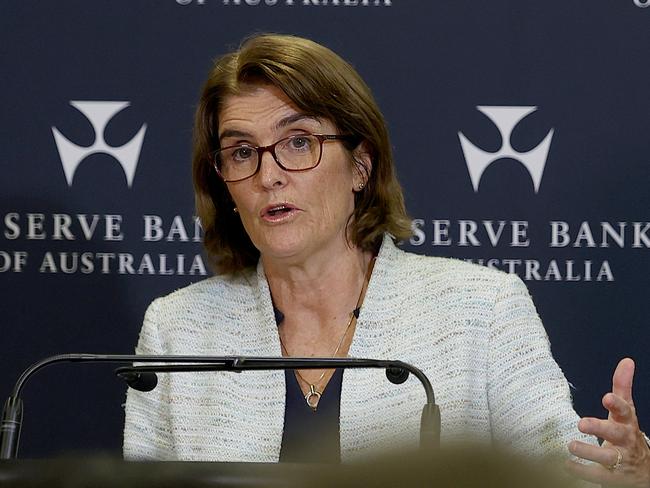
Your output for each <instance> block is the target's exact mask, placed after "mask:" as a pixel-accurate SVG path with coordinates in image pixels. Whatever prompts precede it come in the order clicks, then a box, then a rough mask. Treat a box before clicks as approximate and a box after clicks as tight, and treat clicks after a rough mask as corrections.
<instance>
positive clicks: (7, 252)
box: [0, 0, 650, 457]
mask: <svg viewBox="0 0 650 488" xmlns="http://www.w3.org/2000/svg"><path fill="white" fill-rule="evenodd" d="M649 5H650V2H647V1H645V0H619V1H617V2H611V1H608V0H593V1H590V2H567V1H566V0H550V1H545V2H521V1H516V0H492V1H490V2H475V1H470V0H454V1H448V0H390V1H389V0H338V1H337V0H329V1H328V0H293V1H292V0H266V1H264V0H241V1H239V0H203V1H199V0H155V1H154V0H140V1H137V2H134V1H132V0H111V1H94V2H88V1H82V0H62V1H58V2H38V1H34V0H23V1H21V2H5V3H4V4H3V5H2V7H0V66H1V71H2V80H3V82H2V89H1V90H0V97H1V99H0V101H1V106H2V108H3V109H2V111H0V128H1V132H2V137H0V174H1V175H2V177H1V178H0V289H1V294H0V307H1V310H2V314H1V322H0V323H1V325H0V327H1V331H0V332H1V334H0V338H1V341H2V354H1V355H0V364H1V370H2V374H1V375H0V393H4V394H6V395H8V394H9V392H10V389H11V386H12V385H13V383H14V381H15V379H16V378H17V376H18V374H19V373H20V371H21V370H22V369H24V368H25V367H26V366H27V365H28V364H30V363H32V362H34V361H36V360H38V359H40V358H42V357H44V356H47V355H51V354H55V353H61V352H73V351H76V352H81V351H83V352H106V353H109V352H114V353H117V352H122V353H128V352H131V351H132V350H133V347H134V345H135V343H136V340H137V335H138V331H139V328H140V324H141V320H142V316H143V313H144V310H145V308H146V306H147V304H148V303H149V302H150V301H151V300H152V299H153V298H154V297H156V296H159V295H161V294H165V293H168V292H170V291H172V290H174V289H176V288H179V287H182V286H185V285H187V284H189V283H191V282H194V281H197V280H200V279H202V278H203V277H204V276H205V275H206V273H209V270H207V269H206V267H205V266H204V264H203V261H202V258H201V248H200V243H199V242H198V241H199V239H200V232H198V231H197V227H196V225H195V222H194V219H193V197H192V189H191V179H190V150H191V148H190V137H191V125H192V116H193V110H194V106H195V103H196V100H197V98H198V94H199V91H200V87H201V84H202V82H203V79H204V77H205V76H206V74H207V71H208V69H209V67H210V65H211V61H212V59H214V58H215V57H216V56H217V55H219V54H221V53H224V52H225V51H227V50H229V49H232V48H234V47H236V46H237V45H238V44H239V42H240V40H241V39H242V38H243V37H245V36H247V35H249V34H251V33H255V32H264V31H274V32H283V33H293V34H297V35H302V36H307V37H310V38H312V39H314V40H316V41H318V42H321V43H323V44H325V45H327V46H329V47H330V48H332V49H333V50H334V51H336V52H338V53H339V54H341V55H342V56H343V57H345V58H346V59H348V60H349V61H351V62H352V63H353V64H354V66H355V67H356V68H357V69H358V70H359V71H360V73H361V74H362V76H363V77H364V78H365V79H366V81H367V82H368V84H369V85H370V86H371V88H372V89H373V91H374V93H375V95H376V98H377V100H378V102H379V105H380V107H381V108H382V110H383V111H384V113H385V115H386V118H387V120H388V123H389V127H390V131H391V135H392V143H393V146H394V150H395V154H396V160H397V165H398V174H399V177H400V180H401V181H402V183H403V186H404V190H405V194H406V198H407V204H408V210H409V212H410V214H411V215H412V217H413V219H414V231H415V233H414V237H413V239H411V241H410V242H405V243H404V244H403V246H404V247H405V248H406V249H409V250H412V251H414V252H418V253H425V254H432V255H434V254H435V255H443V256H455V257H459V258H463V259H471V260H473V261H476V262H481V263H482V264H485V265H489V266H493V267H498V268H500V269H504V270H506V271H510V272H516V273H518V274H519V275H520V276H521V277H522V278H523V279H524V280H525V281H526V283H527V284H528V286H529V288H530V290H531V293H532V294H533V297H534V299H535V302H536V304H537V306H538V309H539V312H540V315H541V316H542V319H543V320H544V323H545V325H546V328H547V330H548V333H549V336H550V338H551V343H552V346H553V352H554V355H555V357H556V359H557V361H558V362H559V364H560V365H561V367H562V368H563V370H564V371H565V374H566V375H567V377H568V379H569V380H570V382H571V383H572V384H573V385H574V387H575V389H574V398H575V406H576V409H577V411H578V412H579V413H580V414H582V415H602V414H603V413H604V409H603V408H602V406H601V404H600V398H601V396H602V394H603V393H605V392H606V391H608V389H609V388H610V385H611V374H612V371H613V369H614V367H615V365H616V363H617V361H618V359H619V358H621V357H623V356H624V355H630V356H632V357H633V358H635V359H636V360H637V363H638V371H637V375H636V378H635V381H636V385H635V398H636V402H637V409H638V411H639V415H640V418H641V422H642V427H643V426H645V428H650V427H649V425H650V424H649V423H650V412H649V406H650V392H649V391H648V387H649V386H650V361H649V360H648V359H647V354H646V352H647V351H648V346H649V342H650V341H649V338H650V332H648V330H647V325H648V324H647V323H648V319H647V317H648V315H649V313H648V312H649V311H650V310H649V308H650V306H649V303H650V301H649V300H648V291H649V286H648V275H649V273H650V260H649V257H650V255H649V248H650V223H649V221H650V215H649V210H648V209H649V207H650V205H649V204H650V193H649V192H648V190H647V187H648V183H649V182H650V138H649V137H648V128H649V127H650V96H648V94H649V87H650V63H648V59H650V8H646V7H648V6H649ZM24 400H25V423H24V430H23V437H22V446H21V455H22V456H27V457H43V456H51V455H56V454H59V453H62V452H66V451H70V450H83V451H85V452H87V451H88V450H107V451H111V452H115V453H119V449H120V443H121V429H122V418H123V413H122V409H121V403H122V402H123V400H124V387H123V385H122V384H121V383H119V382H118V380H116V379H114V378H113V376H112V371H111V368H110V367H107V366H74V367H72V366H57V367H52V368H50V369H49V370H46V371H44V372H43V373H42V374H40V375H39V376H37V377H35V378H34V380H33V381H31V382H30V383H29V385H28V386H27V388H26V391H25V394H24Z"/></svg>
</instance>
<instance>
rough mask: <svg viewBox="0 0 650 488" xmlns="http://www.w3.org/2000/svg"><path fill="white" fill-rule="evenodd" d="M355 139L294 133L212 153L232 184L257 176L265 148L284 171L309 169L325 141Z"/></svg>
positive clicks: (317, 160) (215, 163)
mask: <svg viewBox="0 0 650 488" xmlns="http://www.w3.org/2000/svg"><path fill="white" fill-rule="evenodd" d="M356 139H357V138H356V137H355V136H352V135H333V134H295V135H292V136H289V137H284V138H282V139H280V140H279V141H277V142H275V143H273V144H271V145H269V146H251V145H250V144H238V145H236V146H228V147H223V148H221V149H219V150H218V151H215V152H214V153H213V155H212V162H213V164H214V167H215V169H216V170H217V173H218V174H219V176H220V177H221V178H222V179H223V181H225V182H226V183H233V182H235V181H241V180H245V179H246V178H250V177H251V176H253V175H255V174H256V173H257V172H258V171H259V170H260V162H261V161H262V156H263V155H264V153H265V152H266V151H268V152H270V153H271V155H272V156H273V159H274V160H275V162H276V163H277V165H278V166H280V168H282V169H283V170H285V171H307V170H309V169H313V168H315V167H316V166H318V164H319V163H320V160H321V156H322V155H323V142H325V141H334V140H341V141H349V142H354V141H355V140H356Z"/></svg>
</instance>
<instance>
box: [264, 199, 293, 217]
mask: <svg viewBox="0 0 650 488" xmlns="http://www.w3.org/2000/svg"><path fill="white" fill-rule="evenodd" d="M297 210H298V209H297V208H296V207H294V206H293V205H289V204H287V203H280V204H277V205H270V206H268V207H266V208H265V209H264V210H263V211H262V218H264V219H267V220H280V219H282V218H284V217H286V216H288V215H290V214H292V213H295V212H296V211H297Z"/></svg>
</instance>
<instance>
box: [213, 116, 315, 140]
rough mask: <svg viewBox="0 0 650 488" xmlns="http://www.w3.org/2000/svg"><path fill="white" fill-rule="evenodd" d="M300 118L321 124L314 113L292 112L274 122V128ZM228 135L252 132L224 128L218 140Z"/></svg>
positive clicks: (237, 135)
mask: <svg viewBox="0 0 650 488" xmlns="http://www.w3.org/2000/svg"><path fill="white" fill-rule="evenodd" d="M301 120H313V121H314V122H317V123H318V124H319V125H321V120H320V119H319V118H318V117H316V116H314V115H307V114H301V113H297V114H293V115H289V116H288V117H285V118H283V119H280V120H279V121H278V122H277V123H276V124H275V129H284V128H286V127H288V126H290V125H291V124H294V123H296V122H300V121H301ZM228 137H244V138H246V137H252V134H250V133H249V132H245V131H241V130H237V129H226V130H225V131H223V132H222V133H221V135H219V141H221V140H223V139H226V138H228Z"/></svg>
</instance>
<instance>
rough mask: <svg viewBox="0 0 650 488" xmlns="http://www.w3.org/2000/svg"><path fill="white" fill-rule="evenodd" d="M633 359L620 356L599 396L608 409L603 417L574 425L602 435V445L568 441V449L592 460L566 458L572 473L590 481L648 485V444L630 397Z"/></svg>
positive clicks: (609, 483) (586, 418)
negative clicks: (609, 388) (607, 386)
mask: <svg viewBox="0 0 650 488" xmlns="http://www.w3.org/2000/svg"><path fill="white" fill-rule="evenodd" d="M633 377H634V361H632V360H631V359H630V358H625V359H622V360H621V361H620V362H619V363H618V366H617V367H616V371H614V378H613V380H612V392H611V393H607V394H606V395H605V396H604V397H603V406H604V407H605V408H606V409H607V410H608V411H609V415H608V417H607V420H601V419H597V418H592V417H585V418H583V419H581V420H580V422H578V429H579V430H580V432H584V433H585V434H591V435H594V436H597V437H600V438H601V439H604V441H605V442H603V444H602V446H594V445H590V444H586V443H584V442H580V441H572V442H570V443H569V451H570V452H571V453H572V454H573V455H575V456H577V457H579V458H582V459H588V460H590V461H594V462H595V464H581V463H579V462H576V461H567V468H568V470H569V471H570V472H571V473H572V474H573V475H575V476H577V477H579V478H582V479H584V480H587V481H591V482H593V483H600V484H601V485H611V486H638V487H650V448H648V445H647V444H646V441H645V438H644V436H643V433H642V432H641V430H640V429H639V422H638V419H637V416H636V411H635V409H634V402H633V401H632V379H633Z"/></svg>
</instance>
